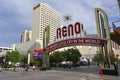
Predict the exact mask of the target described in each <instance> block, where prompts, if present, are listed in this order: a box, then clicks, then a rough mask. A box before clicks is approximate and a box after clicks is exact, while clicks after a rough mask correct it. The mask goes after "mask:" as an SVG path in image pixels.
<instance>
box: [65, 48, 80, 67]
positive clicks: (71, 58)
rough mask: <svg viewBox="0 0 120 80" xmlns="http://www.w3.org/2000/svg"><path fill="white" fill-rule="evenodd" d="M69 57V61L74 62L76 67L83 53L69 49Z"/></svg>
mask: <svg viewBox="0 0 120 80" xmlns="http://www.w3.org/2000/svg"><path fill="white" fill-rule="evenodd" d="M67 55H68V61H72V62H73V65H74V66H75V64H76V63H77V62H78V60H79V58H80V57H81V53H80V52H79V50H78V49H74V48H71V49H68V50H67Z"/></svg>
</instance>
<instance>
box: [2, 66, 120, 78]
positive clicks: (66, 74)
mask: <svg viewBox="0 0 120 80" xmlns="http://www.w3.org/2000/svg"><path fill="white" fill-rule="evenodd" d="M83 68H85V67H81V69H83ZM77 69H79V68H77ZM0 80H120V76H111V75H102V76H100V75H99V74H98V73H96V74H95V73H90V72H88V73H87V72H80V71H73V69H71V71H70V69H69V70H68V69H64V68H59V69H58V68H57V69H55V68H52V70H45V71H43V70H40V71H39V70H35V71H33V70H32V69H31V70H29V71H28V72H25V71H24V69H22V68H18V69H16V71H15V72H13V71H11V70H7V71H2V72H0Z"/></svg>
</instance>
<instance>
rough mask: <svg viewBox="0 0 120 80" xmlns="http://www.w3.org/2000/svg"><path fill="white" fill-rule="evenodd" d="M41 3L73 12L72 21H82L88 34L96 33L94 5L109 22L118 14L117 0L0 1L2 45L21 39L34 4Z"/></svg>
mask: <svg viewBox="0 0 120 80" xmlns="http://www.w3.org/2000/svg"><path fill="white" fill-rule="evenodd" d="M40 2H43V3H47V4H49V5H50V6H51V7H52V8H53V9H55V10H56V11H58V12H60V13H61V14H62V16H63V15H65V14H70V15H72V18H73V20H72V21H71V23H73V24H74V23H75V22H76V21H79V22H82V23H83V25H84V29H85V30H86V31H87V32H88V33H96V21H95V13H94V9H95V7H99V8H102V9H104V10H105V11H106V13H107V14H108V18H109V21H110V24H111V22H113V21H114V20H117V19H118V16H119V9H118V6H117V1H116V0H64V1H61V0H7V1H6V0H0V3H1V5H0V10H1V12H0V34H2V35H3V36H2V37H0V45H3V46H4V44H5V43H4V42H6V44H5V45H7V44H8V45H10V44H12V43H17V42H19V41H20V35H21V33H22V32H23V30H25V29H31V28H32V13H33V7H34V6H35V5H37V4H38V3H40ZM64 23H65V22H64ZM91 30H92V31H91ZM11 35H12V36H11ZM3 38H5V40H4V39H3ZM12 38H13V39H14V41H13V40H12ZM1 39H2V40H1ZM7 39H10V41H11V42H10V41H9V42H8V41H7ZM7 42H8V43H7Z"/></svg>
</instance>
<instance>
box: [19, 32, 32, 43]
mask: <svg viewBox="0 0 120 80" xmlns="http://www.w3.org/2000/svg"><path fill="white" fill-rule="evenodd" d="M30 40H32V31H31V30H25V31H23V32H22V34H21V43H22V42H26V41H30Z"/></svg>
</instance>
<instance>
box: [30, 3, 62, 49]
mask: <svg viewBox="0 0 120 80" xmlns="http://www.w3.org/2000/svg"><path fill="white" fill-rule="evenodd" d="M61 19H62V17H61V14H60V13H59V12H57V11H56V10H54V9H52V8H51V7H50V6H49V5H48V4H45V3H40V4H38V5H37V6H35V7H34V8H33V19H32V20H33V21H32V40H36V39H39V40H40V41H41V45H43V44H42V43H43V31H44V29H45V27H47V26H50V43H51V42H53V41H54V39H55V35H56V29H57V28H58V27H60V26H61ZM42 47H43V46H42Z"/></svg>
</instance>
